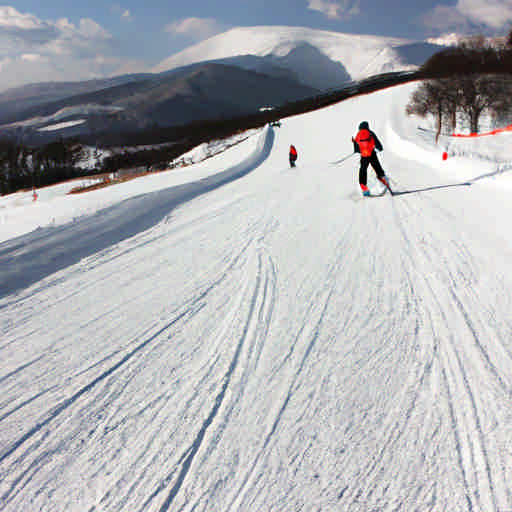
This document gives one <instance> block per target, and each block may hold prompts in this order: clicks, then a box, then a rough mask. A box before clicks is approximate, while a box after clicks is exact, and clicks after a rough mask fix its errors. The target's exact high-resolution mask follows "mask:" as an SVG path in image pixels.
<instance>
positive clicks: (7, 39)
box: [0, 0, 512, 91]
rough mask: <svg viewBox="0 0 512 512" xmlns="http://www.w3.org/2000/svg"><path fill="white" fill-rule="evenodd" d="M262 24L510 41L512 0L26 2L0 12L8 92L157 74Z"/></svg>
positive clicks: (2, 71) (1, 80)
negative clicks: (185, 55) (175, 59)
mask: <svg viewBox="0 0 512 512" xmlns="http://www.w3.org/2000/svg"><path fill="white" fill-rule="evenodd" d="M254 25H288V26H304V27H311V28H316V29H322V30H332V31H337V32H344V33H355V34H374V35H382V36H394V37H403V38H408V39H413V40H423V39H425V38H427V37H431V36H438V35H442V34H446V33H450V32H458V33H463V34H469V33H483V34H486V35H503V34H505V33H508V31H509V30H510V28H511V27H512V0H445V1H442V0H440V1H435V0H423V1H421V0H408V1H399V0H387V1H382V0H380V1H377V0H260V1H255V0H251V1H248V0H218V1H217V2H212V1H211V0H187V1H182V0H180V1H176V0H167V1H164V0H146V1H144V2H141V1H140V0H138V1H135V0H123V1H119V2H116V1H112V2H111V1H110V0H101V1H100V0H87V1H86V2H74V1H73V0H68V1H65V0H45V1H44V2H41V0H17V1H16V4H15V5H14V4H12V5H3V6H0V91H1V90H4V89H6V88H8V87H13V86H17V85H22V84H25V83H33V82H40V81H52V80H84V79H87V78H93V77H99V76H112V75H116V74H121V73H131V72H138V71H149V70H151V69H152V68H153V67H154V66H155V65H157V64H158V63H159V62H160V61H162V60H164V59H165V58H167V57H169V56H170V55H172V54H174V53H176V52H178V51H180V50H182V49H184V48H186V47H187V46H189V45H191V44H194V43H197V42H199V41H201V40H203V39H206V38H208V37H210V36H212V35H215V34H217V33H220V32H223V31H225V30H228V29H229V28H232V27H239V26H254Z"/></svg>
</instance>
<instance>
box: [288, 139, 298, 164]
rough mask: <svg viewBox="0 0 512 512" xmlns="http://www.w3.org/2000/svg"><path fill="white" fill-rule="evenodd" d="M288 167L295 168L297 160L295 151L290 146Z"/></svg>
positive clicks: (293, 147)
mask: <svg viewBox="0 0 512 512" xmlns="http://www.w3.org/2000/svg"><path fill="white" fill-rule="evenodd" d="M289 156H290V167H295V161H296V160H297V150H296V149H295V146H294V145H293V144H292V145H291V146H290V155H289Z"/></svg>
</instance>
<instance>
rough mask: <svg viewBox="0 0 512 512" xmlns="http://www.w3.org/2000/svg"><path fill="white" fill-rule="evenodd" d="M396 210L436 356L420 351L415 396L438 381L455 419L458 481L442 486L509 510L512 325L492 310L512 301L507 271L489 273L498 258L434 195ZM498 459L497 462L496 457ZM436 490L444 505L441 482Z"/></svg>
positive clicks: (478, 503) (405, 261) (472, 503)
mask: <svg viewBox="0 0 512 512" xmlns="http://www.w3.org/2000/svg"><path fill="white" fill-rule="evenodd" d="M393 207H394V214H395V221H396V225H397V226H398V228H399V229H400V232H401V238H402V243H403V244H404V247H403V251H402V269H403V270H404V273H405V274H406V275H407V276H408V280H409V288H410V290H411V291H412V292H413V295H412V297H411V299H412V300H414V301H416V305H415V308H416V309H417V312H418V314H419V317H420V318H421V320H422V325H421V326H420V327H421V330H422V331H424V330H426V331H427V332H428V333H430V337H431V339H432V342H433V343H432V345H430V346H427V347H425V348H428V350H429V351H430V354H429V353H424V354H423V358H424V359H426V362H425V366H424V370H425V371H424V372H423V373H422V374H421V376H419V380H418V387H417V393H422V392H424V391H422V387H423V386H424V384H425V383H429V385H430V386H431V387H432V386H436V387H438V389H437V391H436V395H437V396H439V399H440V403H438V404H436V406H437V407H438V408H439V412H441V411H443V412H444V416H445V421H446V417H448V418H450V421H451V425H450V426H451V428H450V429H449V430H447V431H446V434H445V435H451V436H452V439H451V441H450V442H449V445H451V448H452V449H453V451H454V460H456V461H457V465H458V471H459V478H458V479H457V475H456V474H455V473H454V474H453V475H451V476H449V475H447V477H448V478H447V480H446V482H445V483H446V487H445V489H444V490H443V493H447V492H448V491H447V489H450V488H451V490H452V492H455V493H457V494H460V495H461V499H460V507H461V510H496V511H498V510H507V509H510V508H512V496H511V493H510V488H509V486H508V484H507V481H510V477H511V475H510V469H507V468H510V453H507V449H506V444H507V442H506V439H507V438H510V435H511V434H512V432H511V428H510V426H509V424H508V422H507V421H506V418H507V416H509V415H510V412H511V405H512V394H511V392H512V380H511V378H510V372H509V371H508V369H510V366H511V363H512V358H511V353H510V345H509V343H508V342H509V341H510V333H511V326H510V323H507V322H506V321H505V324H497V322H495V319H496V318H500V319H506V318H507V317H508V315H507V313H506V311H504V310H503V311H500V310H496V309H495V308H496V307H498V306H499V305H500V301H503V300H505V301H506V303H510V292H509V290H510V288H508V290H507V289H506V286H505V285H504V284H503V283H502V279H503V277H504V276H500V275H499V274H496V273H494V272H493V261H492V258H493V257H494V255H492V254H489V253H487V254H486V251H485V250H484V251H481V250H479V244H482V245H484V244H483V243H482V240H478V239H474V238H472V237H471V236H470V234H471V233H469V232H467V231H462V232H461V225H462V223H461V222H460V219H459V222H455V220H456V219H455V218H453V216H452V214H451V213H450V211H449V210H447V209H446V208H444V207H442V206H441V203H439V202H438V201H436V200H435V199H433V198H432V197H431V196H428V195H426V196H425V197H423V196H420V197H417V198H416V201H409V200H400V201H396V202H394V203H393ZM413 217H414V221H413V222H410V221H411V218H413ZM413 226H414V227H413ZM418 227H419V230H418ZM468 244H471V245H470V246H468ZM478 256H480V258H479V257H478ZM498 257H499V256H498ZM489 259H490V261H489ZM412 287H414V288H412ZM499 295H501V296H502V297H501V299H499ZM489 396H492V397H494V400H491V401H489ZM414 401H415V400H413V401H412V402H411V403H412V404H414ZM440 428H441V427H440ZM445 441H446V440H445ZM503 456H505V458H506V459H507V460H504V459H502V457H503ZM500 459H501V460H502V463H501V464H496V463H495V462H494V461H496V460H500ZM436 492H437V498H436V499H437V500H439V503H438V505H442V504H443V497H442V496H441V493H440V489H438V490H437V491H436ZM444 500H446V502H448V496H446V494H445V496H444Z"/></svg>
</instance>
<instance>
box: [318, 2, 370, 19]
mask: <svg viewBox="0 0 512 512" xmlns="http://www.w3.org/2000/svg"><path fill="white" fill-rule="evenodd" d="M308 9H310V10H312V11H319V12H321V13H322V14H325V16H327V17H328V18H329V19H348V18H351V17H352V16H355V15H357V14H359V13H360V10H359V1H358V0H356V1H354V0H308Z"/></svg>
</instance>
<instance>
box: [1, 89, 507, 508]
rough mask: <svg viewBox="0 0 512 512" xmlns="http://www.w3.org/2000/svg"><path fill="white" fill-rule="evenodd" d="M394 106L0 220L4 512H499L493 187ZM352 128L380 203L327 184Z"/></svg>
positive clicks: (353, 186) (313, 124)
mask: <svg viewBox="0 0 512 512" xmlns="http://www.w3.org/2000/svg"><path fill="white" fill-rule="evenodd" d="M412 87H413V86H412V85H408V86H401V87H395V88H392V89H388V90H386V91H382V92H379V93H375V94H371V95H366V96H361V97H358V98H354V99H351V100H348V101H344V102H342V103H339V104H337V105H335V106H332V107H329V108H325V109H322V110H319V111H316V112H312V113H308V114H305V115H300V116H295V117H292V118H287V119H283V121H282V127H281V128H270V127H267V128H265V129H263V130H261V131H259V132H256V133H253V134H251V136H250V137H248V138H247V139H246V140H244V141H242V142H241V143H240V144H237V145H235V146H233V147H230V148H229V149H226V151H223V152H222V153H219V154H217V155H216V156H212V157H211V158H207V159H205V160H203V161H201V162H198V163H195V164H194V165H191V166H189V167H183V168H179V169H174V170H171V171H169V172H164V173H159V174H155V175H150V176H147V177H144V178H139V179H137V180H134V181H131V182H126V183H123V184H120V185H116V186H112V187H108V188H105V189H102V190H97V191H94V192H90V193H87V194H81V195H73V196H70V195H66V194H65V192H66V187H65V185H61V186H59V187H56V188H52V189H42V190H40V191H39V193H40V194H39V195H40V197H39V199H38V200H37V201H35V202H31V201H30V200H26V201H25V200H24V197H23V196H22V195H17V197H16V198H15V199H13V198H9V197H6V198H1V201H0V207H1V208H0V215H1V216H2V217H1V222H2V223H1V225H0V227H1V233H2V240H3V242H2V243H1V244H0V340H1V341H0V361H1V366H0V509H1V510H2V511H5V512H14V511H16V512H18V511H39V510H41V511H84V510H88V511H93V510H94V511H100V510H101V511H128V510H129V511H167V510H169V511H171V510H187V511H192V510H208V511H219V510H226V511H227V510H237V511H248V510H251V511H252V510H257V511H270V510H283V511H288V510H323V511H327V510H329V511H330V510H332V511H334V510H336V511H340V510H343V511H354V510H355V511H368V510H407V511H412V510H422V511H423V510H449V511H501V512H503V511H507V510H512V315H511V314H510V311H511V309H512V231H511V230H510V220H509V219H510V218H511V214H512V211H511V210H512V202H511V200H510V197H511V193H512V183H511V176H510V171H509V170H508V167H507V165H505V164H504V162H503V161H502V160H501V159H500V153H499V150H498V149H499V148H498V146H497V144H498V142H494V146H493V149H492V151H493V152H494V153H493V155H494V156H493V157H492V158H488V159H486V160H483V159H479V158H476V157H475V156H474V155H473V157H472V158H468V157H467V156H461V154H460V153H459V154H458V156H453V155H454V153H450V156H449V158H448V159H447V160H446V161H443V160H442V158H441V154H442V151H443V150H444V149H445V148H443V147H435V146H434V145H433V144H432V142H431V139H429V138H428V137H427V136H426V135H425V133H427V132H425V131H422V130H419V129H418V122H417V120H415V119H413V118H406V117H405V114H404V108H403V107H404V105H405V103H406V102H407V100H408V98H409V94H410V93H411V90H412ZM362 120H368V121H369V122H370V127H371V128H372V129H373V130H375V131H376V133H377V134H378V135H379V137H380V138H381V140H382V142H383V144H384V152H382V153H380V154H379V158H380V159H381V161H382V163H383V166H384V168H385V169H386V171H387V174H388V176H389V178H390V179H391V183H392V185H393V187H394V188H395V189H396V191H397V194H396V195H395V196H393V197H392V196H390V195H389V194H388V193H386V194H385V195H383V196H381V197H375V198H368V199H367V198H364V199H363V198H362V197H361V195H360V191H359V190H358V185H357V169H358V161H357V157H356V156H352V157H349V158H347V159H346V160H345V161H344V162H342V163H340V164H339V165H332V164H331V163H330V162H333V161H335V160H337V159H341V158H342V157H344V156H348V155H350V153H351V151H352V145H351V142H350V138H351V136H352V135H353V134H354V133H355V130H356V127H357V125H358V124H359V122H360V121H362ZM494 140H495V141H499V139H494ZM509 140H510V139H505V138H503V139H502V141H503V142H502V144H503V146H502V147H503V149H505V146H506V145H507V144H508V143H509ZM292 143H293V144H294V145H295V146H296V147H297V149H298V152H299V158H298V165H297V167H296V168H294V169H290V168H289V166H288V163H287V159H288V148H289V145H290V144H292ZM479 151H483V148H480V149H479ZM369 175H370V179H369V186H370V188H371V190H372V191H373V192H375V193H378V192H380V185H379V184H378V183H377V182H376V181H375V179H374V177H373V173H372V171H370V173H369ZM27 194H29V193H27ZM25 199H28V198H25ZM16 201H17V202H16ZM31 211H33V212H34V214H32V213H31ZM35 228H37V229H35Z"/></svg>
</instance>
